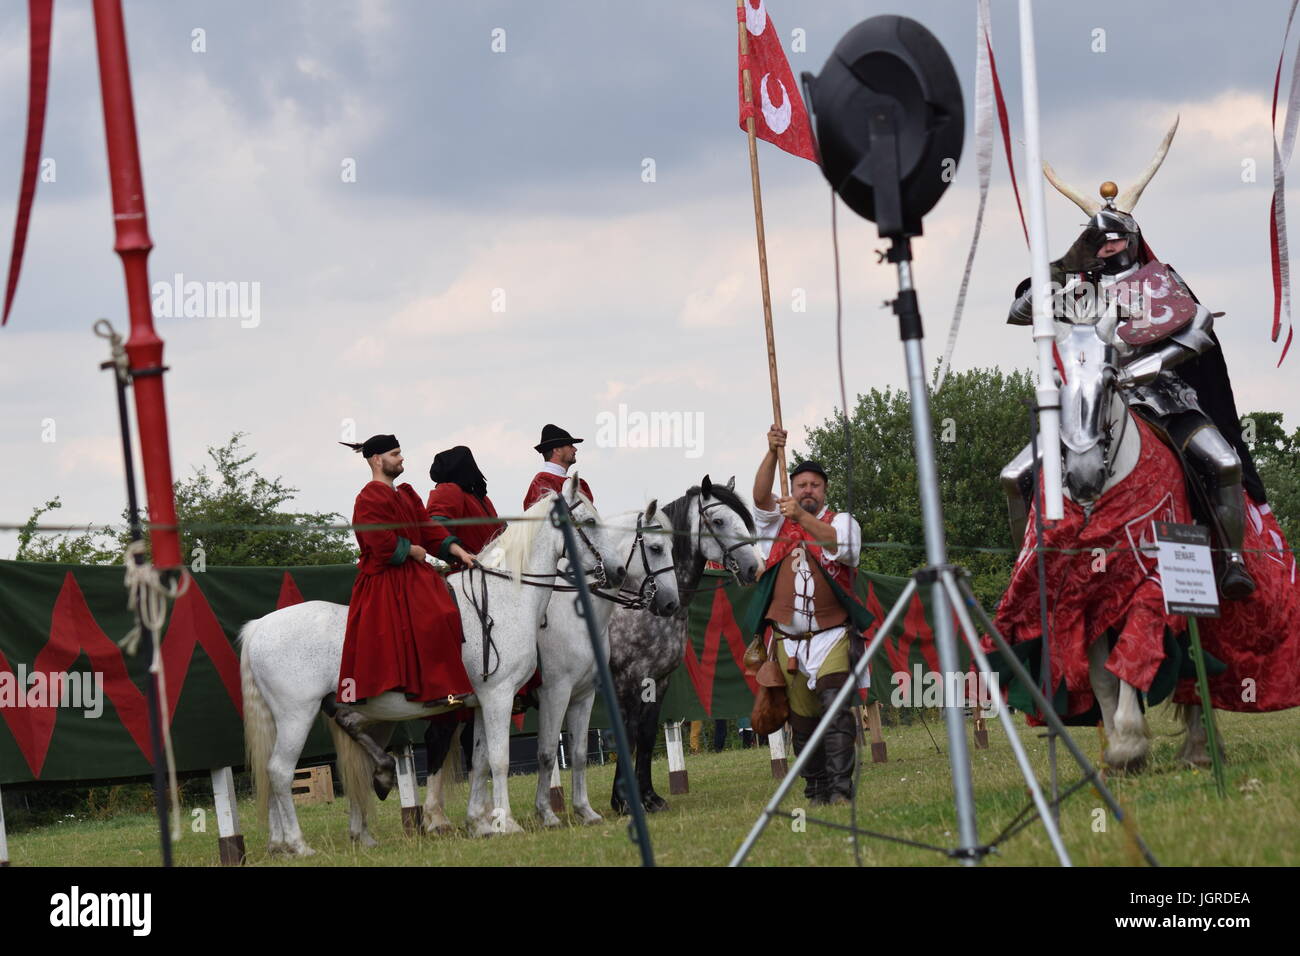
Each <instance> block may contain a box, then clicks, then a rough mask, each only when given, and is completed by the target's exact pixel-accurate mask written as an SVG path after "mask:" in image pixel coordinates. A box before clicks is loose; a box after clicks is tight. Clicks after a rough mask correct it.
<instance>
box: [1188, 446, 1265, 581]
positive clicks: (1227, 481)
mask: <svg viewBox="0 0 1300 956" xmlns="http://www.w3.org/2000/svg"><path fill="white" fill-rule="evenodd" d="M1187 451H1188V453H1189V455H1190V456H1191V457H1192V459H1193V460H1194V461H1195V463H1196V466H1197V467H1198V468H1199V469H1200V470H1201V471H1202V472H1203V473H1205V474H1206V475H1208V476H1209V477H1210V479H1211V480H1212V481H1213V483H1214V493H1213V497H1214V512H1215V515H1216V516H1217V517H1218V519H1219V525H1220V527H1221V528H1222V529H1223V536H1224V538H1225V539H1226V540H1224V542H1223V546H1224V547H1225V548H1227V551H1228V554H1227V561H1226V562H1225V566H1224V569H1223V574H1222V575H1221V576H1220V579H1219V589H1220V590H1221V591H1222V592H1223V596H1224V597H1225V598H1227V599H1228V600H1230V601H1241V600H1245V599H1246V598H1248V597H1250V595H1251V594H1253V593H1254V591H1255V581H1254V579H1253V578H1252V577H1251V576H1250V572H1249V571H1247V570H1246V563H1245V560H1244V559H1243V558H1242V554H1241V546H1242V541H1243V540H1244V538H1245V536H1246V513H1245V510H1246V499H1245V492H1244V491H1243V489H1242V486H1241V459H1240V458H1238V457H1237V452H1236V450H1235V449H1234V448H1233V447H1232V445H1230V444H1229V443H1228V440H1227V439H1226V438H1224V437H1223V435H1221V434H1220V433H1219V430H1218V429H1217V428H1215V427H1213V426H1208V427H1206V428H1202V429H1200V430H1199V431H1197V432H1196V434H1194V435H1193V436H1192V437H1191V440H1190V441H1189V442H1188V443H1187Z"/></svg>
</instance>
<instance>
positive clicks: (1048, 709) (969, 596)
mask: <svg viewBox="0 0 1300 956" xmlns="http://www.w3.org/2000/svg"><path fill="white" fill-rule="evenodd" d="M956 584H957V588H958V590H959V592H960V593H959V596H960V597H961V598H962V600H961V601H960V602H958V603H957V607H958V608H959V609H969V610H973V611H974V612H975V616H976V617H977V618H978V619H979V622H980V624H982V625H983V626H984V629H985V631H986V633H987V634H988V636H989V637H990V638H992V639H993V643H994V644H995V645H997V649H998V651H999V652H1000V653H1001V654H1002V657H1003V659H1004V660H1005V661H1006V662H1007V664H1008V666H1010V668H1011V672H1012V673H1013V674H1014V675H1015V678H1016V680H1018V681H1020V683H1021V684H1022V685H1024V687H1025V689H1026V690H1027V691H1028V692H1029V696H1030V698H1031V699H1032V700H1033V702H1034V706H1035V707H1037V708H1038V711H1039V713H1041V714H1042V715H1043V719H1044V720H1045V721H1047V724H1048V726H1049V727H1051V728H1052V730H1053V731H1055V732H1056V734H1057V736H1058V737H1060V739H1061V742H1062V743H1063V744H1065V748H1066V749H1067V750H1069V751H1070V756H1072V757H1073V758H1074V762H1075V763H1077V764H1078V765H1079V769H1080V770H1082V771H1083V773H1084V776H1085V777H1086V778H1087V779H1089V780H1090V781H1091V782H1092V785H1093V787H1095V788H1096V790H1097V793H1098V794H1099V795H1100V796H1101V798H1102V800H1104V801H1105V802H1106V806H1107V807H1109V808H1110V812H1111V814H1112V815H1114V817H1115V820H1116V821H1117V822H1119V823H1124V820H1125V817H1124V811H1123V810H1122V809H1121V808H1120V805H1119V802H1118V801H1117V800H1116V799H1115V798H1114V797H1113V796H1112V795H1111V792H1110V790H1109V789H1107V787H1106V784H1105V783H1103V782H1102V780H1101V776H1100V775H1099V774H1098V773H1097V768H1096V767H1094V766H1093V765H1092V763H1091V762H1090V761H1089V760H1088V758H1087V757H1086V756H1085V755H1084V753H1083V751H1082V750H1080V749H1079V746H1078V744H1076V743H1075V742H1074V738H1073V737H1071V736H1070V734H1069V733H1068V732H1067V731H1066V729H1065V724H1063V723H1062V722H1061V718H1060V717H1059V716H1057V713H1056V709H1055V708H1054V707H1052V705H1051V704H1050V703H1049V702H1048V700H1047V697H1046V696H1045V695H1044V694H1043V692H1042V691H1041V690H1040V689H1039V688H1038V685H1037V684H1035V683H1034V680H1033V678H1031V677H1030V676H1029V672H1028V671H1027V670H1025V666H1024V665H1023V664H1021V663H1020V659H1019V658H1018V657H1016V655H1015V654H1013V653H1012V651H1011V647H1010V645H1009V644H1007V641H1006V638H1004V637H1003V636H1002V635H1001V633H999V631H998V629H997V628H996V627H995V626H994V625H993V621H992V619H990V618H989V616H988V613H987V612H986V611H985V610H984V608H982V607H981V606H980V603H979V601H978V600H977V599H976V597H975V593H974V592H973V591H972V590H971V588H970V582H968V581H967V580H966V579H965V578H961V579H959V580H958V581H957V582H956ZM980 657H983V653H982V652H981V653H980ZM985 666H987V659H985ZM1006 723H1007V726H1008V729H1009V728H1010V721H1007V722H1006ZM1040 812H1041V811H1040ZM1126 829H1127V828H1126ZM1129 832H1130V834H1131V836H1132V839H1133V841H1134V843H1136V844H1137V848H1138V850H1139V851H1140V852H1141V854H1142V856H1143V858H1144V859H1145V860H1146V861H1147V863H1149V864H1150V865H1151V866H1159V865H1160V863H1159V862H1158V861H1157V860H1156V858H1155V856H1154V855H1153V854H1152V853H1151V850H1150V849H1149V848H1148V847H1147V845H1146V842H1145V841H1144V840H1143V839H1142V837H1141V836H1139V835H1138V834H1137V832H1136V831H1135V830H1130V831H1129Z"/></svg>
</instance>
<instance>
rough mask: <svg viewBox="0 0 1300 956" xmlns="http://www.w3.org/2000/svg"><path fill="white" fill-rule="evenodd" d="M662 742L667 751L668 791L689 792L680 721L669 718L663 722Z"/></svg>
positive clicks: (671, 792) (670, 792)
mask: <svg viewBox="0 0 1300 956" xmlns="http://www.w3.org/2000/svg"><path fill="white" fill-rule="evenodd" d="M664 744H665V749H666V750H667V751H668V793H669V794H670V795H671V794H675V793H690V792H691V782H690V777H689V776H688V775H687V773H686V751H685V750H684V749H683V748H682V721H680V720H677V721H672V720H670V721H668V722H667V723H665V724H664Z"/></svg>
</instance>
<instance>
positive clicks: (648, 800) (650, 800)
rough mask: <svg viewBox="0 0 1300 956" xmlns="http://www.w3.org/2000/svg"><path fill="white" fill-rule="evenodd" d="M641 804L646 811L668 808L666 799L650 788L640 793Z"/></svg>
mask: <svg viewBox="0 0 1300 956" xmlns="http://www.w3.org/2000/svg"><path fill="white" fill-rule="evenodd" d="M641 806H643V807H645V812H646V813H658V812H659V811H660V810H667V809H668V801H667V800H665V799H664V798H663V797H661V796H659V794H657V793H655V792H654V791H653V790H651V791H650V792H649V793H643V794H642V795H641Z"/></svg>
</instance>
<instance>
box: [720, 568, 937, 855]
mask: <svg viewBox="0 0 1300 956" xmlns="http://www.w3.org/2000/svg"><path fill="white" fill-rule="evenodd" d="M915 593H916V579H915V578H913V579H911V580H910V581H908V582H907V586H906V587H905V588H903V593H902V594H900V595H899V596H898V600H897V601H895V602H894V606H893V607H891V608H890V609H889V614H888V615H886V616H885V620H884V622H883V623H881V625H880V627H879V628H877V629H876V636H875V637H873V638H872V639H871V643H870V644H869V645H867V649H866V652H865V653H864V654H863V655H862V657H861V659H860V660H859V661H858V663H857V665H856V666H855V667H854V668H853V674H852V677H851V678H850V679H849V680H846V681H845V682H844V686H843V687H841V688H840V690H839V693H838V694H836V695H835V700H834V701H833V702H832V704H831V706H830V707H828V708H827V709H826V711H825V713H823V714H822V716H821V719H820V720H819V721H818V722H817V729H816V730H814V731H813V733H812V736H811V737H809V738H808V743H807V744H805V745H804V748H803V750H801V751H800V752H799V756H798V757H797V758H795V762H794V765H793V766H791V767H790V769H789V770H788V771H787V772H786V775H785V779H783V780H782V781H781V783H780V785H779V786H778V787H777V788H776V793H774V794H772V799H771V800H769V801H768V802H767V806H765V807H764V808H763V812H762V814H761V815H760V816H759V818H758V819H757V820H755V821H754V826H753V828H752V829H750V831H749V835H748V836H747V837H745V842H744V843H742V844H741V845H740V849H738V850H737V851H736V855H735V856H733V857H732V858H731V862H730V863H729V864H727V865H728V866H740V865H741V864H742V863H744V862H745V857H747V856H749V851H750V850H752V849H753V848H754V843H755V842H757V840H758V838H759V837H760V836H762V834H763V831H764V830H765V829H767V825H768V824H769V823H771V822H772V817H773V816H774V815H775V814H776V811H777V808H779V807H780V806H781V801H782V800H784V799H785V795H786V794H787V793H789V792H790V788H791V787H793V786H794V785H795V783H797V782H798V781H799V779H800V775H801V774H802V773H803V768H804V764H806V763H807V762H808V761H809V759H811V757H812V754H813V752H814V751H815V750H816V749H817V748H818V747H820V746H821V742H822V738H823V737H824V736H826V729H827V728H828V727H829V726H830V723H831V720H832V719H833V718H834V717H835V715H836V714H838V713H839V712H840V709H841V708H842V707H843V706H844V703H845V701H847V700H848V699H849V695H851V694H852V693H853V692H854V691H855V690H857V688H858V684H859V683H860V682H861V680H862V675H863V674H865V673H866V672H867V668H868V667H870V666H871V658H872V656H874V655H875V653H876V651H878V650H879V649H880V645H881V644H883V643H884V641H885V636H886V635H887V634H888V633H889V632H890V631H891V630H893V628H894V625H895V624H897V623H898V619H899V618H901V617H902V616H903V614H904V612H905V611H906V610H907V606H908V605H909V604H910V603H911V601H912V595H913V594H915Z"/></svg>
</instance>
